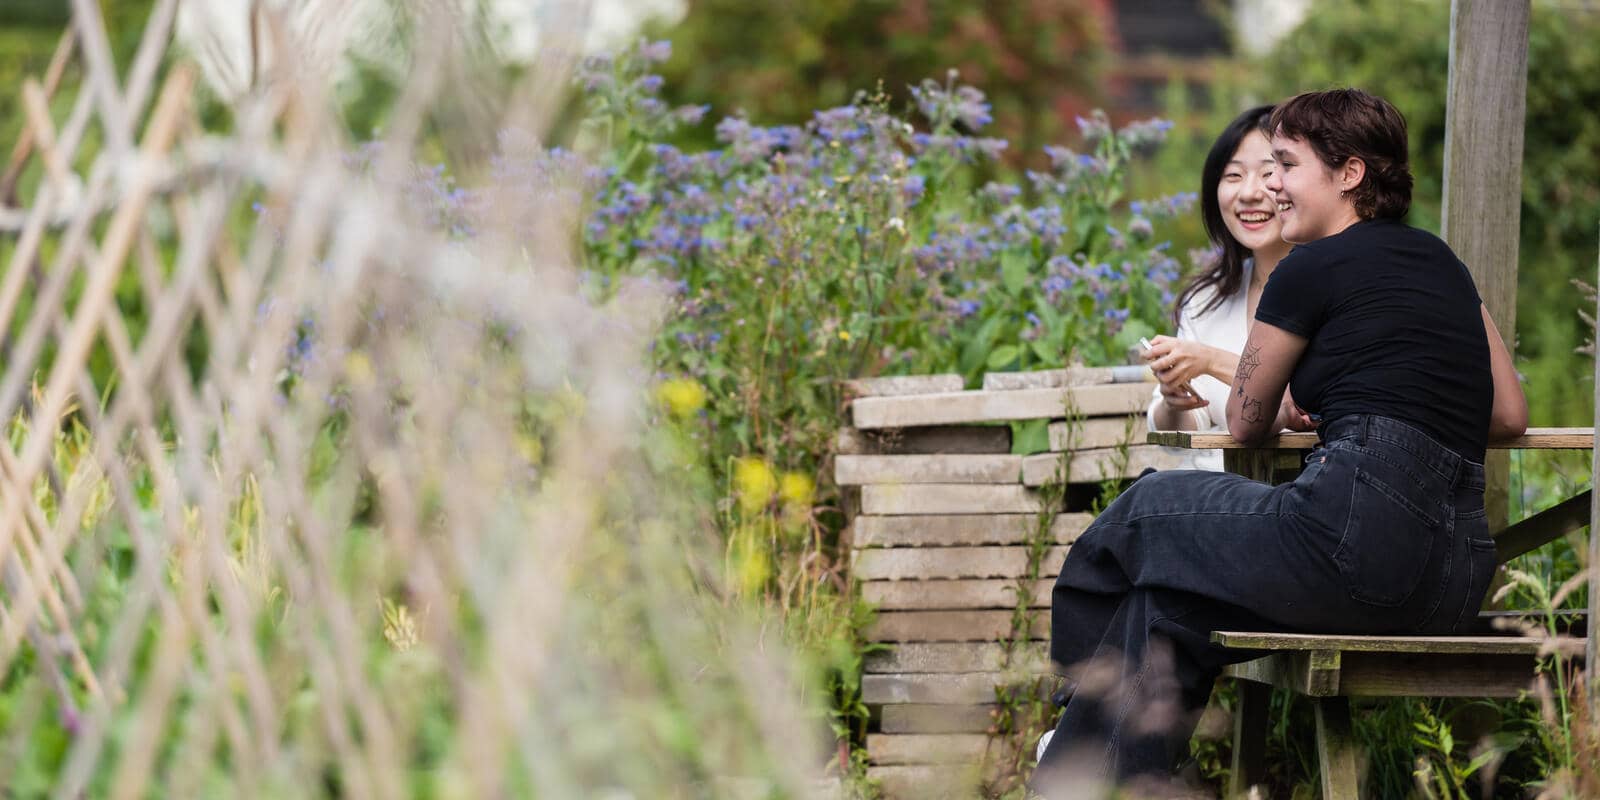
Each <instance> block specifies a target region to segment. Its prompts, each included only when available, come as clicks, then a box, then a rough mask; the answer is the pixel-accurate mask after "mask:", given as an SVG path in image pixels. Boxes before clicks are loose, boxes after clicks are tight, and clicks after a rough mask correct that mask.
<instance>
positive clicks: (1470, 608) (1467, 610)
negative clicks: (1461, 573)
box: [1455, 536, 1500, 633]
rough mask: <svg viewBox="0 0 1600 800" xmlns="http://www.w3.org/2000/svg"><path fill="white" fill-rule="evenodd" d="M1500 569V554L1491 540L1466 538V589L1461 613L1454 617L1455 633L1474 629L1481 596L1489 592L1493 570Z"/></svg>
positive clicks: (1480, 605) (1480, 606) (1481, 603)
mask: <svg viewBox="0 0 1600 800" xmlns="http://www.w3.org/2000/svg"><path fill="white" fill-rule="evenodd" d="M1499 568H1500V554H1499V552H1498V551H1497V550H1495V546H1494V540H1493V539H1479V538H1477V537H1471V536H1469V537H1467V587H1466V595H1465V596H1463V597H1462V598H1461V613H1459V614H1457V615H1456V627H1455V631H1456V632H1457V633H1466V632H1470V631H1471V630H1472V629H1473V628H1474V627H1476V623H1477V617H1478V610H1479V609H1481V608H1483V596H1484V595H1486V594H1488V592H1489V583H1490V582H1491V581H1493V580H1494V573H1495V570H1497V569H1499Z"/></svg>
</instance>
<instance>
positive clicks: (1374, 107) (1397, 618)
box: [1036, 89, 1527, 795]
mask: <svg viewBox="0 0 1600 800" xmlns="http://www.w3.org/2000/svg"><path fill="white" fill-rule="evenodd" d="M1269 127H1270V129H1271V131H1272V138H1271V142H1272V151H1273V157H1274V159H1275V161H1276V162H1277V167H1276V169H1275V170H1274V172H1273V176H1272V178H1271V179H1270V180H1269V181H1268V184H1267V189H1268V191H1270V192H1272V193H1273V195H1274V197H1275V199H1276V201H1277V206H1278V215H1279V218H1280V219H1281V220H1282V225H1283V237H1284V239H1285V240H1287V241H1289V242H1292V243H1295V244H1296V245H1297V246H1296V247H1295V248H1294V249H1293V250H1292V251H1291V252H1290V253H1289V254H1288V255H1287V256H1285V257H1284V258H1283V260H1282V261H1281V262H1279V264H1278V267H1277V269H1276V270H1274V271H1273V274H1272V277H1271V279H1270V280H1269V281H1268V283H1267V286H1266V288H1265V289H1264V290H1263V292H1262V296H1261V300H1260V304H1259V306H1258V308H1257V309H1256V314H1255V322H1254V324H1252V326H1251V328H1250V334H1249V336H1248V338H1247V339H1246V341H1245V346H1244V350H1243V351H1242V352H1241V354H1240V358H1239V367H1238V371H1237V372H1236V374H1235V375H1234V380H1233V388H1232V390H1231V392H1230V394H1229V399H1228V409H1227V416H1228V429H1229V431H1230V432H1231V433H1232V434H1233V436H1234V438H1235V439H1237V440H1239V441H1241V442H1256V441H1259V440H1261V439H1263V438H1265V437H1266V436H1268V435H1270V434H1272V433H1274V432H1276V431H1278V430H1282V429H1284V428H1291V429H1296V430H1310V429H1312V428H1313V427H1314V428H1315V429H1316V431H1317V433H1318V438H1319V444H1318V446H1317V449H1316V450H1314V451H1313V452H1312V454H1311V456H1310V457H1309V458H1308V459H1307V462H1306V468H1305V470H1304V471H1303V472H1302V473H1301V474H1300V476H1299V477H1298V478H1296V479H1295V480H1294V482H1292V483H1288V484H1283V485H1279V486H1269V485H1266V484H1264V483H1260V482H1257V481H1252V480H1249V479H1246V478H1244V477H1241V476H1239V475H1232V474H1228V473H1215V472H1201V471H1170V472H1158V473H1154V474H1151V475H1148V476H1146V477H1144V478H1141V479H1140V480H1138V481H1137V482H1135V483H1134V484H1133V486H1131V487H1129V489H1128V490H1127V491H1126V492H1124V493H1123V494H1122V496H1121V497H1119V498H1118V499H1117V500H1116V502H1114V503H1112V504H1111V506H1110V507H1108V508H1107V509H1106V510H1105V511H1104V512H1103V513H1102V514H1101V515H1100V516H1099V518H1097V519H1096V520H1095V522H1094V524H1093V525H1091V526H1090V527H1089V529H1088V530H1087V531H1085V532H1084V534H1083V535H1082V536H1081V537H1079V539H1078V541H1077V542H1076V543H1074V544H1073V546H1072V548H1071V549H1070V550H1069V551H1068V553H1067V559H1066V563H1065V564H1064V565H1063V566H1062V569H1061V572H1060V577H1059V578H1058V579H1057V581H1056V586H1055V590H1054V592H1053V594H1052V607H1051V643H1050V655H1051V658H1052V659H1053V660H1054V661H1056V662H1057V663H1058V664H1060V665H1061V666H1062V667H1063V668H1064V669H1065V671H1066V674H1067V676H1068V678H1069V679H1070V680H1072V681H1074V682H1075V683H1076V685H1077V691H1075V692H1074V693H1073V694H1072V696H1071V699H1070V700H1069V701H1068V702H1067V705H1066V709H1065V711H1064V712H1063V714H1062V718H1061V720H1060V722H1059V723H1058V725H1057V726H1056V733H1055V736H1054V737H1053V738H1052V740H1051V741H1050V744H1049V746H1048V747H1047V749H1046V750H1045V753H1044V756H1043V758H1042V759H1041V760H1040V764H1039V772H1038V773H1037V778H1036V786H1037V787H1038V788H1039V789H1040V791H1042V792H1044V793H1045V794H1047V795H1049V794H1052V793H1053V792H1055V791H1058V790H1060V789H1061V788H1062V787H1063V786H1065V785H1066V784H1062V783H1059V781H1062V780H1071V781H1074V782H1078V781H1081V780H1082V779H1083V778H1084V777H1086V776H1085V775H1084V772H1086V771H1087V772H1088V773H1089V777H1093V776H1099V777H1100V778H1102V779H1107V780H1113V781H1118V782H1122V781H1129V780H1133V779H1135V778H1143V779H1164V778H1165V776H1167V775H1170V774H1171V769H1172V766H1173V764H1174V763H1175V761H1176V759H1177V758H1179V757H1180V756H1182V755H1186V753H1185V752H1184V746H1185V745H1186V743H1187V741H1188V738H1189V735H1190V733H1191V732H1192V730H1193V724H1194V720H1195V717H1196V716H1197V715H1198V713H1199V711H1200V710H1202V709H1203V708H1204V706H1205V703H1206V699H1207V697H1208V696H1209V694H1210V691H1211V684H1212V681H1213V680H1214V679H1215V678H1216V677H1217V675H1218V674H1219V673H1220V671H1221V669H1222V667H1223V666H1224V665H1226V664H1228V663H1230V662H1232V661H1238V660H1241V659H1243V658H1244V657H1246V656H1243V655H1241V654H1240V653H1239V652H1238V651H1229V650H1226V649H1224V648H1221V647H1219V646H1217V645H1214V644H1212V643H1211V641H1210V634H1211V632H1212V631H1214V630H1228V629H1233V630H1278V631H1298V632H1309V633H1347V634H1394V633H1407V634H1444V633H1451V632H1455V631H1459V630H1462V629H1464V628H1465V627H1466V626H1468V625H1470V624H1471V623H1472V622H1473V621H1474V620H1475V618H1476V612H1477V609H1478V608H1479V606H1480V605H1481V603H1482V601H1483V595H1484V593H1485V591H1486V590H1487V588H1488V585H1489V579H1490V577H1491V575H1492V573H1493V571H1494V568H1495V551H1494V543H1493V541H1492V540H1490V539H1489V535H1488V527H1487V523H1486V521H1485V516H1484V508H1483V489H1484V479H1483V465H1482V462H1483V454H1484V450H1485V448H1486V446H1487V442H1488V441H1489V439H1490V438H1498V437H1502V436H1514V435H1518V434H1520V433H1521V432H1522V431H1523V430H1524V429H1525V428H1526V427H1527V404H1526V402H1525V400H1524V398H1523V396H1522V390H1521V387H1520V386H1519V385H1518V384H1517V378H1516V373H1515V371H1514V370H1513V369H1512V367H1511V357H1510V354H1509V353H1508V352H1507V350H1506V347H1505V343H1504V341H1503V340H1502V339H1501V337H1500V334H1499V332H1498V331H1496V329H1495V327H1494V323H1493V321H1492V320H1490V319H1489V316H1488V312H1487V311H1486V310H1485V309H1484V308H1483V305H1482V303H1481V301H1480V300H1479V298H1478V294H1477V290H1476V288H1475V287H1474V286H1473V283H1472V278H1471V276H1470V275H1469V274H1468V272H1467V268H1466V266H1465V265H1464V264H1462V263H1461V261H1460V260H1459V259H1457V258H1456V257H1455V255H1454V254H1453V253H1452V252H1451V251H1450V248H1449V247H1447V246H1446V245H1445V244H1444V242H1442V241H1440V240H1439V239H1438V238H1437V237H1435V236H1433V235H1432V234H1429V233H1427V232H1425V231H1421V230H1418V229H1416V228H1412V227H1409V226H1407V225H1405V224H1404V223H1403V222H1402V221H1401V219H1402V218H1403V217H1404V216H1405V214H1406V211H1407V210H1408V208H1409V206H1410V197H1411V173H1410V167H1409V163H1408V159H1407V155H1406V132H1405V120H1404V118H1403V117H1402V116H1401V115H1400V113H1399V112H1398V111H1397V110H1395V108H1394V107H1393V106H1391V105H1390V104H1389V103H1388V102H1386V101H1384V100H1383V99H1382V98H1379V97H1376V96H1374V95H1371V94H1368V93H1366V92H1363V91H1361V90H1358V89H1341V90H1334V91H1328V92H1311V93H1307V94H1302V95H1298V96H1296V97H1293V98H1290V99H1289V100H1288V101H1286V102H1284V103H1282V104H1280V105H1279V106H1278V107H1277V108H1276V109H1274V111H1273V114H1272V117H1271V119H1270V122H1269ZM1291 392H1292V396H1291Z"/></svg>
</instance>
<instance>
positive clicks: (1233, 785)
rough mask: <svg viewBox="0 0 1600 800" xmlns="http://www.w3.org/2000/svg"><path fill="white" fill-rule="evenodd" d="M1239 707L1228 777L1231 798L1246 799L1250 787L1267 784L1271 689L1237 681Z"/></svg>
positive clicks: (1234, 722) (1257, 684) (1253, 682)
mask: <svg viewBox="0 0 1600 800" xmlns="http://www.w3.org/2000/svg"><path fill="white" fill-rule="evenodd" d="M1233 685H1234V686H1235V687H1236V688H1237V689H1238V691H1239V707H1238V708H1236V709H1234V711H1233V769H1232V771H1230V772H1229V773H1228V794H1227V796H1228V797H1244V796H1245V794H1246V793H1247V792H1249V791H1250V787H1251V786H1254V785H1256V784H1258V783H1262V782H1264V781H1265V780H1266V777H1267V770H1266V750H1267V712H1268V711H1269V710H1270V709H1271V707H1272V687H1270V686H1267V685H1266V684H1264V683H1256V682H1255V681H1234V684H1233Z"/></svg>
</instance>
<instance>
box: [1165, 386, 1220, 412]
mask: <svg viewBox="0 0 1600 800" xmlns="http://www.w3.org/2000/svg"><path fill="white" fill-rule="evenodd" d="M1161 402H1163V403H1165V404H1166V405H1167V408H1170V409H1172V410H1173V411H1193V410H1194V409H1197V408H1205V407H1206V406H1208V405H1211V401H1209V400H1207V399H1205V398H1204V397H1201V396H1200V395H1199V394H1196V393H1194V392H1191V391H1189V388H1188V387H1187V386H1169V385H1167V384H1166V383H1162V384H1161Z"/></svg>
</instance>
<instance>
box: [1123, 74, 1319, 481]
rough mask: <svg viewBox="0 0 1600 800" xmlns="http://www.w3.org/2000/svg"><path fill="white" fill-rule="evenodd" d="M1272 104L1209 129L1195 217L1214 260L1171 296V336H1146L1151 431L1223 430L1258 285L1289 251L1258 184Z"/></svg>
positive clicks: (1210, 465) (1207, 463)
mask: <svg viewBox="0 0 1600 800" xmlns="http://www.w3.org/2000/svg"><path fill="white" fill-rule="evenodd" d="M1271 114H1272V106H1270V105H1267V106H1257V107H1255V108H1252V109H1250V110H1248V111H1246V112H1244V113H1243V114H1240V115H1239V116H1238V117H1236V118H1235V119H1234V120H1233V121H1232V122H1231V123H1229V124H1228V126H1227V127H1226V128H1223V130H1222V133H1220V134H1219V135H1218V136H1217V139H1216V141H1215V142H1213V143H1212V145H1211V150H1210V152H1209V153H1208V154H1207V155H1206V160H1205V164H1204V165H1203V166H1202V167H1201V170H1200V193H1199V194H1200V216H1201V219H1202V221H1203V222H1204V223H1205V230H1206V235H1207V237H1209V238H1210V240H1211V244H1212V246H1213V247H1214V248H1215V252H1216V260H1215V261H1213V262H1212V263H1210V264H1208V265H1207V266H1206V267H1205V268H1204V269H1202V270H1201V271H1200V272H1199V273H1198V274H1196V275H1195V277H1194V278H1193V279H1192V280H1190V281H1189V283H1188V285H1187V286H1185V287H1184V289H1183V291H1181V292H1180V293H1179V294H1178V302H1177V306H1176V308H1175V309H1174V311H1173V319H1174V322H1175V323H1176V325H1177V333H1176V335H1174V336H1157V337H1155V338H1154V339H1152V340H1151V347H1150V349H1149V350H1148V351H1147V352H1146V353H1145V354H1144V358H1145V360H1146V361H1147V362H1149V363H1150V366H1151V368H1152V369H1153V370H1155V373H1156V377H1157V379H1158V380H1159V383H1158V384H1157V386H1156V389H1155V391H1154V393H1153V395H1154V396H1153V397H1152V399H1151V402H1150V409H1149V413H1148V415H1147V417H1148V419H1149V422H1150V429H1151V430H1200V431H1221V430H1227V419H1226V418H1225V417H1224V415H1223V411H1224V410H1225V409H1226V408H1227V405H1228V388H1229V383H1230V382H1231V381H1232V380H1233V374H1234V371H1235V370H1236V368H1237V367H1238V364H1239V351H1240V350H1242V349H1244V340H1245V336H1246V334H1248V333H1249V332H1250V319H1251V318H1252V317H1253V316H1254V315H1255V310H1256V304H1257V302H1259V301H1260V299H1261V290H1262V289H1263V288H1265V287H1266V285H1267V279H1269V278H1271V277H1272V271H1273V270H1274V269H1275V268H1276V267H1277V266H1278V262H1279V261H1280V260H1282V259H1283V257H1284V256H1286V255H1288V254H1289V247H1290V245H1289V243H1288V242H1285V241H1284V240H1283V235H1282V226H1281V224H1280V222H1279V220H1278V205H1277V203H1276V202H1275V201H1274V200H1273V197H1272V194H1271V193H1270V192H1268V191H1267V188H1266V185H1267V181H1268V180H1269V179H1271V177H1272V172H1273V170H1274V169H1275V168H1276V164H1275V162H1274V161H1273V160H1272V146H1271V144H1270V143H1269V142H1268V140H1267V131H1266V124H1267V119H1268V117H1269V116H1270V115H1271ZM1187 456H1188V458H1186V460H1185V462H1184V464H1183V466H1185V467H1189V468H1198V469H1212V470H1220V469H1222V456H1221V454H1220V453H1218V452H1215V451H1212V452H1209V453H1205V452H1196V451H1189V452H1188V453H1187Z"/></svg>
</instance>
